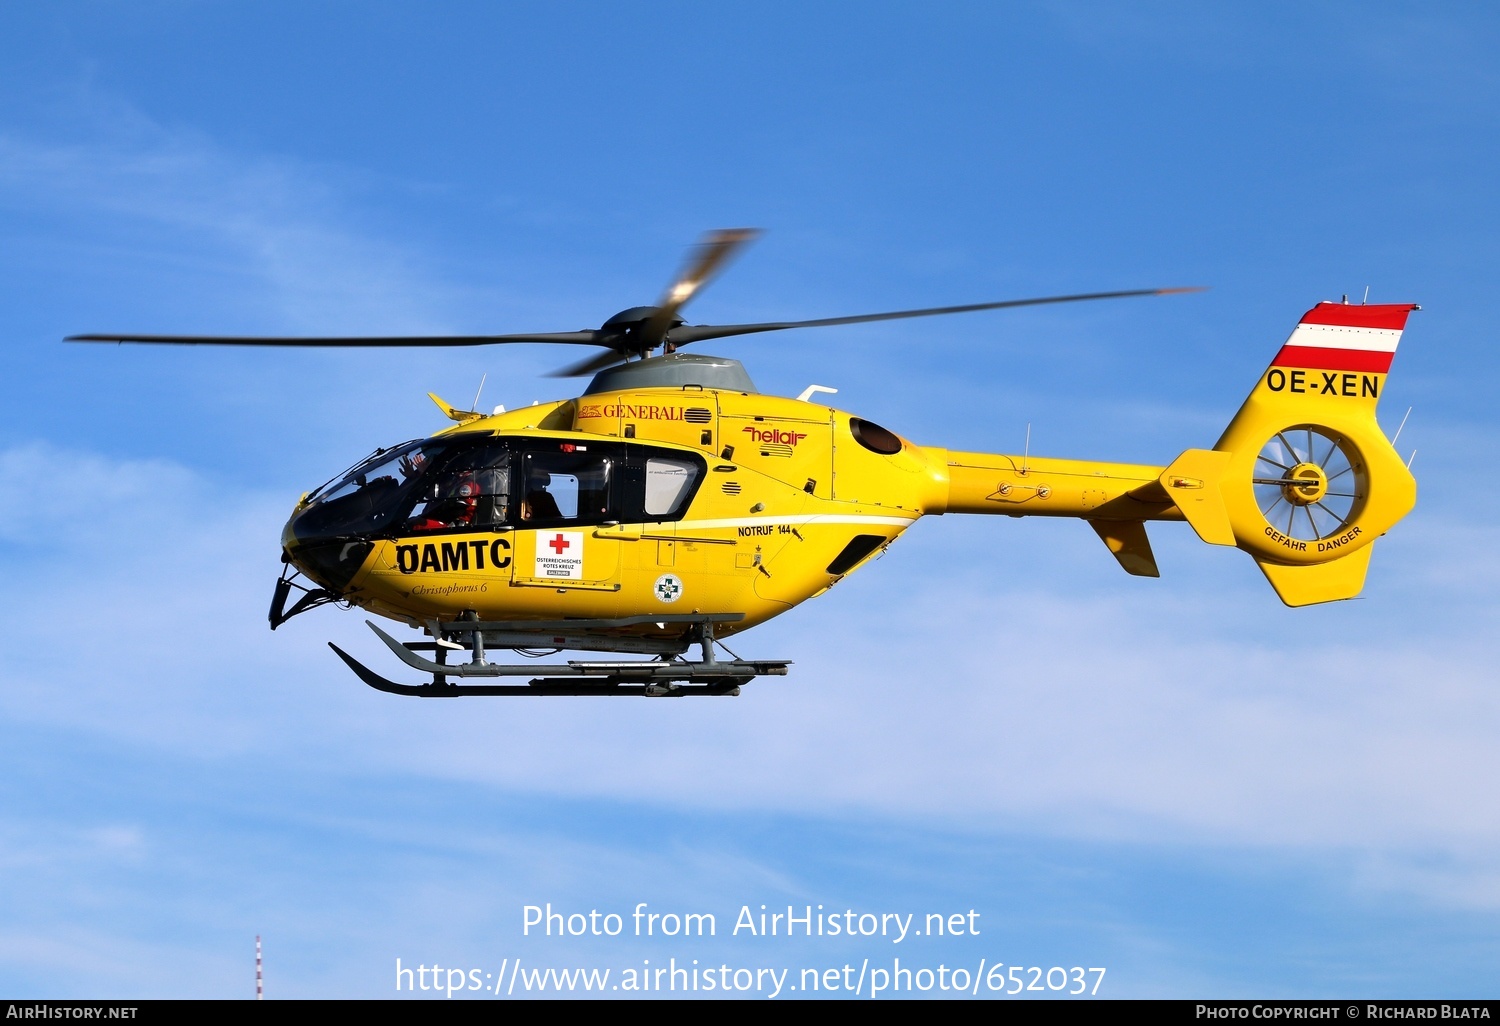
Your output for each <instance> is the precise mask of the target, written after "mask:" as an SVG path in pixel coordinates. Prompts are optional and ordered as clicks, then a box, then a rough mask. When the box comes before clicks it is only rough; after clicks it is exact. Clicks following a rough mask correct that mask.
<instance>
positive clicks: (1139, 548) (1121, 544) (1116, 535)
mask: <svg viewBox="0 0 1500 1026" xmlns="http://www.w3.org/2000/svg"><path fill="white" fill-rule="evenodd" d="M1089 526H1090V527H1092V528H1093V529H1094V531H1095V533H1097V534H1098V535H1099V539H1100V541H1102V542H1104V544H1105V545H1107V546H1109V551H1110V552H1113V553H1114V555H1115V558H1116V559H1118V560H1119V561H1120V566H1122V567H1124V569H1125V572H1126V573H1127V574H1134V575H1135V576H1136V577H1160V576H1161V572H1160V571H1159V570H1157V569H1156V557H1155V556H1154V555H1152V553H1151V539H1150V538H1148V537H1147V536H1146V523H1145V521H1143V520H1090V521H1089Z"/></svg>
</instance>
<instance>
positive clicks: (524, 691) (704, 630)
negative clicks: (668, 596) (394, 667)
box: [328, 613, 791, 698]
mask: <svg viewBox="0 0 1500 1026" xmlns="http://www.w3.org/2000/svg"><path fill="white" fill-rule="evenodd" d="M742 618H743V616H742V614H738V613H733V614H724V615H718V616H705V615H698V614H692V615H688V614H678V615H664V616H631V617H623V618H620V619H615V620H560V621H556V622H542V623H538V622H536V621H529V622H528V621H521V622H486V621H478V620H458V621H453V622H450V623H434V624H433V625H432V626H431V627H430V628H429V632H430V633H432V634H433V638H434V640H433V641H422V642H405V643H403V642H400V641H397V640H396V639H395V638H393V637H391V636H390V635H389V634H387V633H386V632H385V631H383V630H381V629H380V628H379V627H377V626H376V625H375V624H373V623H370V621H368V620H367V621H365V623H366V624H367V625H368V626H369V628H370V630H372V631H374V632H375V635H376V636H377V637H378V638H380V640H381V641H383V642H385V644H386V647H388V648H389V649H390V650H391V651H392V652H393V653H394V654H395V655H396V658H398V659H400V660H401V661H402V662H403V663H405V664H406V665H407V666H410V667H412V668H413V669H415V670H420V671H422V672H423V673H430V674H432V682H431V683H429V684H400V683H397V682H396V681H393V680H387V679H386V678H385V677H382V676H380V675H379V674H377V673H375V672H374V671H373V670H371V669H370V668H369V667H367V666H364V665H363V664H361V663H360V662H359V661H358V660H356V659H355V658H354V657H353V656H351V655H349V654H348V653H347V652H345V651H344V650H343V649H341V648H339V647H338V646H337V645H335V644H333V643H332V642H329V644H328V647H329V648H331V649H333V651H334V654H335V655H337V656H338V657H339V658H340V659H342V660H343V661H344V662H345V663H346V664H347V665H348V667H349V669H351V670H353V671H354V673H355V676H357V677H359V679H360V680H362V681H364V682H365V683H366V684H368V685H369V686H370V687H372V688H374V689H375V690H377V691H384V692H386V693H387V694H392V695H411V696H415V697H418V698H459V697H462V696H465V695H475V696H502V695H642V696H645V697H648V698H682V697H686V696H688V695H730V696H733V695H738V694H739V693H740V686H741V685H743V684H748V683H749V682H750V681H752V680H754V679H755V678H756V677H784V676H786V672H787V667H788V666H790V665H791V663H790V662H789V661H787V660H779V659H771V660H744V659H739V658H735V659H732V660H728V661H724V660H720V659H718V658H717V657H716V654H715V652H714V646H715V644H716V642H715V639H714V625H715V624H718V623H732V622H734V621H736V620H740V619H742ZM645 624H658V625H662V626H665V625H667V624H680V625H681V626H682V627H683V633H682V635H681V636H679V637H677V638H642V637H630V636H620V637H610V636H609V634H608V632H611V631H621V630H629V629H631V628H638V627H641V626H643V625H645ZM450 638H451V639H454V640H449V639H450ZM692 645H699V646H701V650H702V654H703V655H702V659H701V660H699V661H690V660H685V659H682V658H681V655H682V653H683V652H685V651H686V650H687V649H688V648H689V647H691V646H692ZM487 647H488V648H502V649H524V648H539V647H561V648H590V649H597V650H603V651H617V652H618V651H624V652H645V653H655V654H656V656H657V658H656V659H655V660H652V661H646V660H636V661H628V662H603V661H589V660H574V659H570V660H568V661H567V662H565V663H554V664H544V665H537V664H535V663H533V664H530V665H515V664H505V663H492V662H489V661H488V660H487V659H486V658H485V650H486V648H487ZM455 649H456V650H459V651H462V650H465V649H467V651H468V654H469V661H468V662H464V663H449V662H448V661H447V655H448V652H449V651H450V650H455ZM421 651H431V652H434V653H435V654H436V656H437V658H436V659H427V658H424V657H423V656H420V655H418V654H417V653H418V652H421ZM450 677H458V678H462V679H468V678H485V677H502V678H504V677H529V678H531V679H530V680H528V681H527V682H526V683H525V684H453V683H450V681H449V678H450Z"/></svg>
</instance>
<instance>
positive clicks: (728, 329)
mask: <svg viewBox="0 0 1500 1026" xmlns="http://www.w3.org/2000/svg"><path fill="white" fill-rule="evenodd" d="M1203 291H1205V287H1203V286H1191V287H1188V288H1176V289H1130V290H1127V291H1124V292H1084V293H1079V294H1077V295H1071V296H1043V297H1041V298H1039V299H1006V300H1003V301H1001V302H999V303H971V304H968V305H966V306H934V307H929V308H928V309H925V310H896V311H893V312H891V313H876V314H857V315H855V316H853V317H823V318H819V319H818V320H812V321H768V322H766V323H763V324H684V325H681V326H679V327H676V328H673V329H672V330H670V331H668V332H667V337H666V341H667V342H668V343H670V344H671V345H674V346H685V345H687V344H688V343H690V342H702V341H704V340H706V339H711V338H729V337H730V336H732V335H752V334H755V333H757V332H762V331H786V330H787V329H788V328H829V327H833V326H834V325H837V324H866V323H868V322H870V321H898V320H903V319H904V318H907V317H937V316H939V315H941V314H956V313H973V312H974V311H976V310H1004V309H1008V308H1010V307H1016V306H1042V305H1045V304H1048V303H1077V302H1082V301H1084V300H1089V299H1125V298H1127V297H1130V296H1166V295H1172V294H1175V293H1178V292H1203Z"/></svg>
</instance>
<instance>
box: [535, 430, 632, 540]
mask: <svg viewBox="0 0 1500 1026" xmlns="http://www.w3.org/2000/svg"><path fill="white" fill-rule="evenodd" d="M580 448H581V447H580ZM590 448H592V447H590ZM567 449H568V450H569V451H563V446H562V445H559V447H558V450H557V451H555V452H548V451H543V452H528V453H525V454H524V455H523V457H522V476H521V481H522V483H521V490H520V511H519V514H520V524H521V526H523V527H533V526H534V527H553V526H557V525H560V524H567V523H580V524H597V523H602V522H603V521H605V520H611V519H616V518H615V517H613V516H612V515H611V511H612V509H613V502H612V498H611V491H610V482H611V477H612V474H611V470H612V467H613V464H614V460H613V459H611V458H610V456H609V455H608V454H607V453H605V452H603V451H599V452H591V451H583V452H579V451H577V450H576V449H575V447H574V446H572V445H571V444H569V445H567Z"/></svg>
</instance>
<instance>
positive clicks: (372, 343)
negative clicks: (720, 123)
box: [63, 330, 610, 349]
mask: <svg viewBox="0 0 1500 1026" xmlns="http://www.w3.org/2000/svg"><path fill="white" fill-rule="evenodd" d="M608 338H609V336H605V335H604V333H603V332H600V331H595V330H590V331H557V332H551V333H546V334H541V335H375V336H352V337H348V338H299V337H291V336H275V335H270V336H260V335H69V336H68V337H67V338H65V339H63V341H64V342H147V343H153V344H157V343H159V344H162V345H173V346H333V347H339V348H349V349H353V348H370V347H376V348H378V347H384V346H489V345H503V344H505V343H509V342H560V343H563V344H565V345H580V346H607V345H609V344H610V342H609V341H608Z"/></svg>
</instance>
